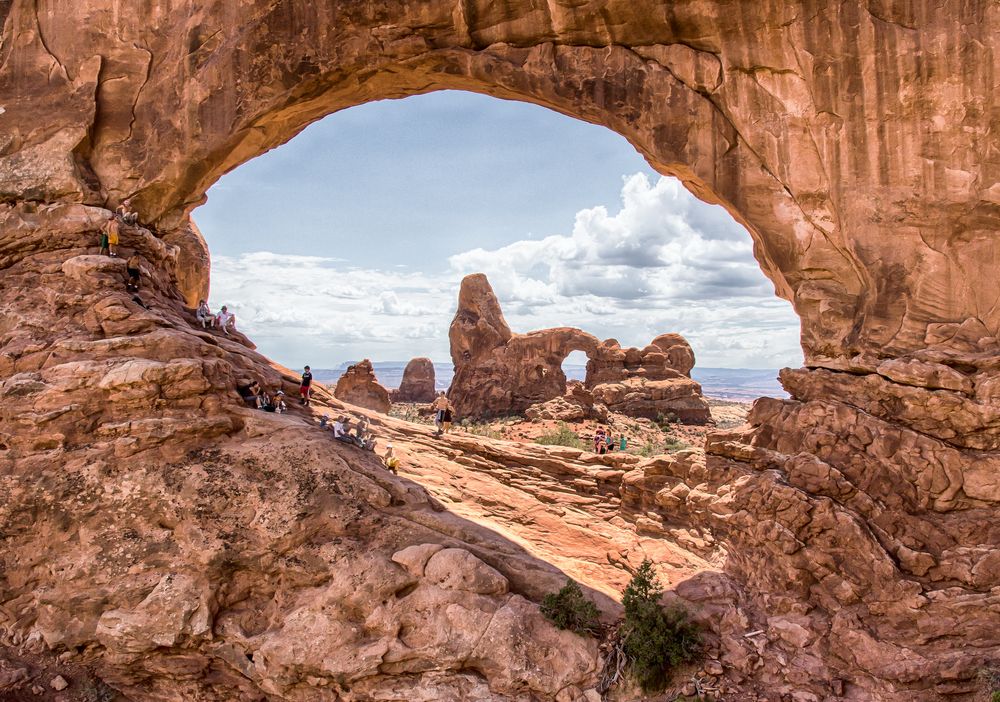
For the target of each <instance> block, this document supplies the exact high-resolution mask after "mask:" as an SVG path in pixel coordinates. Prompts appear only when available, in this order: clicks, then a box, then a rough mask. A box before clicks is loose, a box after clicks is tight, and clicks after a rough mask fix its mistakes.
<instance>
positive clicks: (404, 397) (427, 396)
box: [392, 358, 437, 402]
mask: <svg viewBox="0 0 1000 702" xmlns="http://www.w3.org/2000/svg"><path fill="white" fill-rule="evenodd" d="M436 396H437V390H436V389H435V386H434V363H433V361H431V359H429V358H414V359H411V360H410V362H409V363H407V364H406V368H405V369H403V379H402V380H401V381H400V383H399V387H398V388H397V389H396V390H394V391H393V392H392V401H393V402H432V401H433V400H434V398H435V397H436Z"/></svg>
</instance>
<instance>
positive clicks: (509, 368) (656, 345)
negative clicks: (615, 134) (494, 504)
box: [449, 273, 711, 423]
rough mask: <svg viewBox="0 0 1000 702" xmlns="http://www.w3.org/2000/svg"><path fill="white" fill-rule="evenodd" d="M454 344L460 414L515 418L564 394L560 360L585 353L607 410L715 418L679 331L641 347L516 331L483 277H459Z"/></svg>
mask: <svg viewBox="0 0 1000 702" xmlns="http://www.w3.org/2000/svg"><path fill="white" fill-rule="evenodd" d="M449 340H450V342H451V358H452V362H453V363H454V365H455V378H454V380H452V384H451V388H450V390H449V397H450V398H451V401H452V404H453V405H454V406H455V410H456V412H457V414H458V416H459V417H493V416H500V415H506V414H518V413H522V412H525V410H527V409H528V407H530V406H532V405H535V404H540V403H545V402H547V401H549V400H552V399H554V398H560V397H562V396H563V395H564V394H565V393H566V389H567V388H566V375H565V374H564V373H563V371H562V363H563V361H565V360H566V357H567V356H568V355H569V354H570V353H571V352H573V351H583V352H584V353H586V354H587V357H588V359H589V361H588V363H587V379H586V381H585V385H586V387H587V388H588V389H589V390H590V391H591V392H592V393H593V395H594V398H595V399H596V400H597V401H598V402H600V403H603V404H605V405H607V407H608V408H609V409H611V410H614V411H616V412H621V413H623V414H627V415H630V416H636V417H648V418H650V419H657V418H659V417H660V416H661V415H662V416H670V415H673V416H674V417H676V418H678V419H680V420H681V421H684V422H692V423H704V422H707V421H709V420H710V419H711V414H710V413H709V409H708V405H707V404H706V403H705V400H704V398H702V396H701V386H700V385H698V383H696V382H694V381H693V380H691V378H690V377H689V374H690V372H691V368H692V367H693V366H694V352H693V351H692V350H691V346H690V345H689V344H688V343H687V341H685V340H684V338H683V337H682V336H680V335H679V334H663V335H661V336H658V337H656V339H654V340H653V342H652V343H651V344H650V345H649V346H646V347H645V348H643V349H642V350H639V349H635V348H627V349H622V348H621V346H620V345H619V344H618V342H617V341H615V340H614V339H609V340H607V341H604V342H600V341H599V340H598V339H597V337H595V336H593V335H592V334H588V333H586V332H584V331H581V330H579V329H574V328H572V327H556V328H554V329H543V330H540V331H534V332H529V333H527V334H514V333H512V332H511V330H510V327H509V326H508V325H507V321H506V320H505V319H504V316H503V311H502V310H501V309H500V303H499V301H498V300H497V297H496V294H495V293H494V292H493V288H492V287H491V286H490V283H489V280H487V278H486V276H485V275H483V274H482V273H476V274H474V275H469V276H466V277H465V278H464V279H463V280H462V285H461V288H460V290H459V295H458V310H457V311H456V313H455V318H454V320H453V321H452V323H451V328H450V330H449ZM574 404H579V403H578V402H574Z"/></svg>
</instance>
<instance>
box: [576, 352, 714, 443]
mask: <svg viewBox="0 0 1000 702" xmlns="http://www.w3.org/2000/svg"><path fill="white" fill-rule="evenodd" d="M692 368H694V351H693V350H692V349H691V346H690V344H688V342H687V340H685V339H684V337H683V336H681V335H680V334H661V335H660V336H658V337H656V338H655V339H653V340H652V341H651V342H650V344H649V346H646V347H645V348H643V349H642V350H640V349H636V348H627V349H623V348H621V346H620V345H619V344H618V342H617V341H615V340H614V339H608V340H606V341H604V342H602V343H601V344H599V345H598V346H597V348H595V349H594V350H593V352H592V353H591V354H590V358H589V360H588V361H587V379H586V384H587V387H589V388H590V389H591V390H592V392H593V395H594V399H595V400H596V401H597V402H600V403H601V404H603V405H604V406H606V407H607V408H608V409H610V410H612V411H614V412H620V413H621V414H625V415H628V416H630V417H645V418H647V419H653V420H662V419H677V420H680V421H681V422H684V423H685V424H705V423H707V422H709V421H710V420H711V418H712V414H711V412H710V410H709V409H708V404H707V403H706V402H705V398H704V397H703V396H702V394H701V386H700V385H699V384H698V383H696V382H695V381H693V380H691V369H692Z"/></svg>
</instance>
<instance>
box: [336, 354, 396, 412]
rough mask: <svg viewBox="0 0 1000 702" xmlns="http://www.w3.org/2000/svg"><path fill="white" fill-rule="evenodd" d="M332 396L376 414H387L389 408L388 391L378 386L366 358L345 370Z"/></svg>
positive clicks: (373, 371) (370, 363) (370, 364)
mask: <svg viewBox="0 0 1000 702" xmlns="http://www.w3.org/2000/svg"><path fill="white" fill-rule="evenodd" d="M333 394H334V396H335V397H336V398H337V399H338V400H343V401H344V402H349V403H350V404H352V405H357V406H358V407H364V408H366V409H371V410H375V411H376V412H383V413H387V412H388V411H389V408H390V406H391V405H390V403H389V391H388V390H386V389H385V388H384V387H383V386H382V385H380V384H379V382H378V380H377V379H376V378H375V369H374V368H372V362H371V361H369V360H368V359H367V358H366V359H365V360H363V361H361V363H355V364H354V365H353V366H349V367H348V368H347V371H346V372H345V373H344V374H343V375H342V376H340V380H338V381H337V387H335V388H334V390H333Z"/></svg>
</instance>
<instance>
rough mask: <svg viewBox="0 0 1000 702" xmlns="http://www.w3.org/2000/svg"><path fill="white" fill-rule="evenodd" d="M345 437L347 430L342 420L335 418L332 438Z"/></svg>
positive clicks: (341, 418)
mask: <svg viewBox="0 0 1000 702" xmlns="http://www.w3.org/2000/svg"><path fill="white" fill-rule="evenodd" d="M346 436H347V429H346V428H345V427H344V418H343V417H337V421H336V422H334V423H333V438H335V439H343V438H344V437H346Z"/></svg>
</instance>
